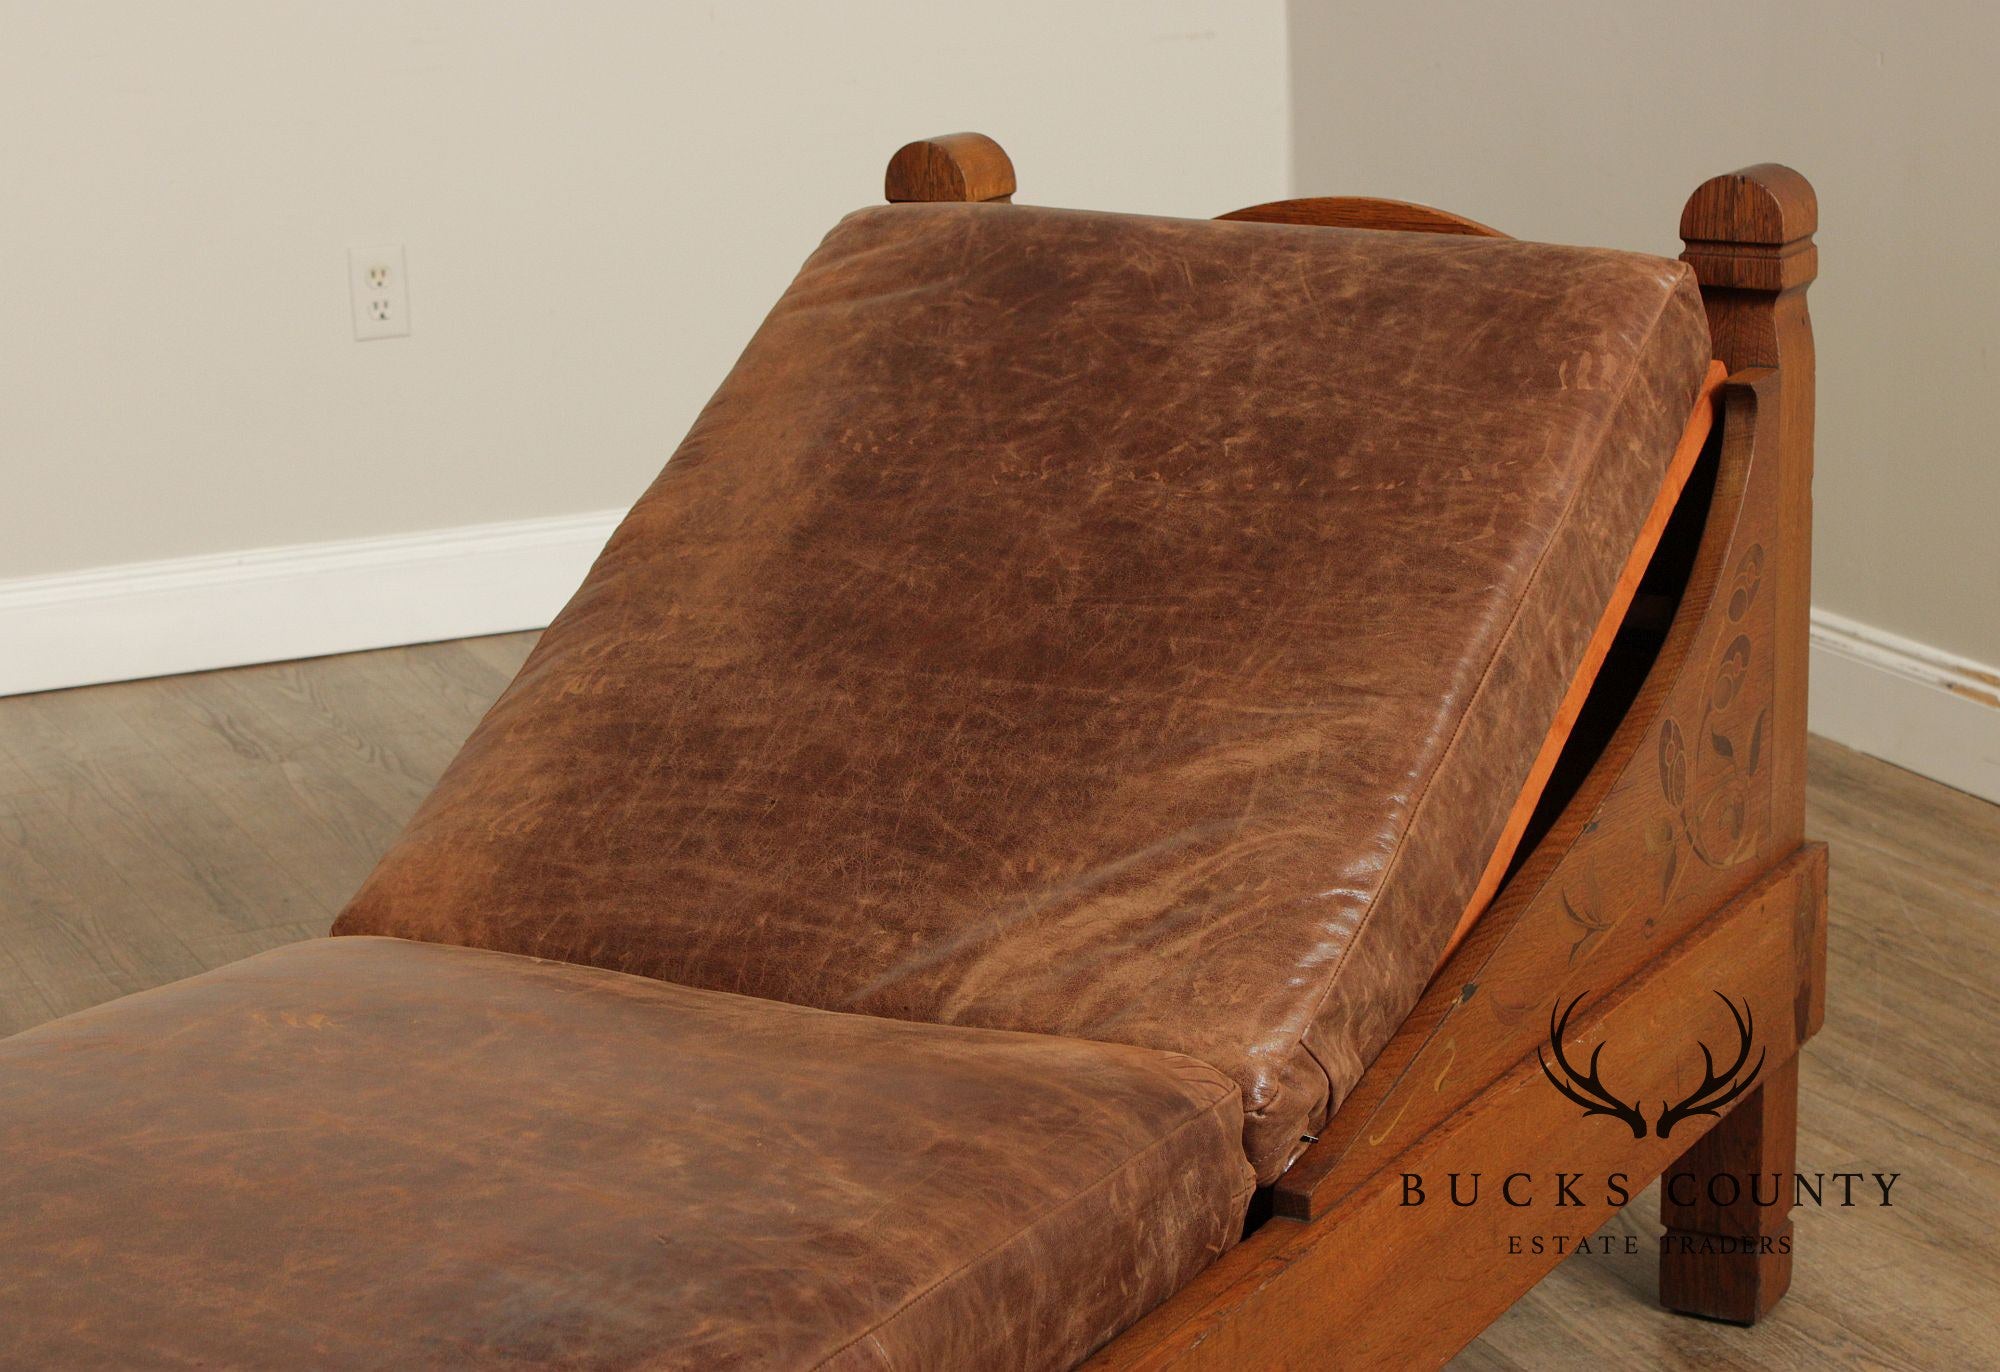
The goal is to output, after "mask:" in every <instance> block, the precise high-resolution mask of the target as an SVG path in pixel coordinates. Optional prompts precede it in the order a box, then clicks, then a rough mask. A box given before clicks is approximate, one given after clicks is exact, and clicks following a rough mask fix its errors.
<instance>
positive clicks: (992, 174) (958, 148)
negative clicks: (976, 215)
mask: <svg viewBox="0 0 2000 1372" xmlns="http://www.w3.org/2000/svg"><path fill="white" fill-rule="evenodd" d="M882 193H883V196H884V198H885V199H887V200H889V201H890V202H891V203H897V202H902V201H910V200H960V201H975V200H1011V199H1013V197H1014V164H1013V163H1012V162H1011V161H1009V160H1008V157H1007V152H1006V150H1005V149H1004V148H1002V147H1001V146H1000V145H999V144H998V143H996V142H994V141H993V140H992V139H990V138H988V137H987V136H986V135H985V134H983V133H945V134H939V135H938V136H937V137H936V138H922V139H919V140H918V141H916V142H914V143H906V144H904V145H903V146H902V147H901V148H899V149H898V150H897V152H896V155H895V156H894V157H892V158H890V159H889V174H888V176H887V177H886V178H884V185H883V192H882Z"/></svg>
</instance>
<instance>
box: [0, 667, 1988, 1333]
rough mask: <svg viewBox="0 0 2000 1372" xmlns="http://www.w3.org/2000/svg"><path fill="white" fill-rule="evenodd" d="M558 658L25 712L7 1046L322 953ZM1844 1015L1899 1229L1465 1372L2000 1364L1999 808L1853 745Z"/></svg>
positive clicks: (1816, 1219)
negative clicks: (1732, 1299)
mask: <svg viewBox="0 0 2000 1372" xmlns="http://www.w3.org/2000/svg"><path fill="white" fill-rule="evenodd" d="M532 642H533V638H532V635H526V634H515V635H506V636H502V637H497V638H488V639H467V640H463V641H460V642H455V643H439V644H431V645H427V646H423V647H416V648H399V649H392V650H389V651H385V652H378V653H357V654H353V655H349V656H345V657H332V658H321V659H317V660H315V661H311V662H301V663H283V664H278V665H274V666H265V667H247V668H242V669H239V670H236V671H229V672H212V673H206V674H202V675H196V676H185V677H173V678H167V679H163V680H158V681H146V682H134V683H128V684H121V685H114V686H98V687H91V688H89V689H85V690H78V691H65V692H57V693H51V694H48V695H40V696H22V697H15V698H13V699H6V700H0V1034H6V1033H12V1032H14V1031H16V1030H19V1029H24V1028H27V1027H28V1026H30V1025H32V1024H36V1023H39V1022H41V1021H42V1020H45V1019H49V1018H51V1017H53V1016H56V1015H61V1014H66V1013H68V1012H70V1011H73V1010H80V1009H83V1008H84V1007H86V1006H89V1005H94V1004H97V1003H98V1002H100V1001H104V1000H109V999H111V998H112V997H114V996H118V995H122V994H125V993H126V992H130V991H136V990H140V989H142V988H144V987H148V986H152V985H155V984H157V983H160V982H163V981H169V980H172V979H175V978H177V977H183V976H187V975H189V974H191V973H194V972H197V971H200V970H202V969H204V968H207V967H214V966H218V965H220V964H222V963H225V962H229V961H232V960H234V959H236V958H240V957H245V956H247V955H249V954H251V953H254V952H257V951H259V950H261V949H264V948H269V947H273V946H276V945H278V944H281V943H288V942H291V941H293V940H296V939H304V938H311V937H314V936H316V935H318V934H321V933H323V932H324V931H325V929H326V926H327V925H328V923H329V922H330V921H331V920H332V918H333V915H334V912H335V911H336V910H337V909H338V907H339V906H340V904H341V902H342V901H343V900H345V898H346V897H347V895H348V893H349V892H350V891H352V890H353V888H354V887H355V886H356V885H357V884H358V883H359V881H360V880H361V878H362V876H363V875H364V874H365V873H366V872H367V870H368V868H369V866H370V865H371V864H372V862H373V860H374V857H375V855H376V854H377V853H379V852H380V851H381V850H382V849H383V848H384V847H385V846H386V845H387V844H388V842H389V840H390V839H391V837H393V836H394V834H395V832H396V831H397V829H398V828H399V827H400V825H401V824H402V822H403V820H404V818H405V817H406V816H407V815H408V814H409V813H410V811H411V810H412V809H413V808H414V807H415V805H416V803H417V801H418V799H419V798H420V797H422V795H423V794H424V792H425V791H426V790H428V789H429V787H430V785H431V783H432V781H433V780H434V779H435V778H436V776H437V774H438V773H439V772H440V771H441V770H442V769H443V767H444V765H445V763H446V762H447V761H448V760H449V759H450V757H451V755H452V754H453V752H454V751H456V749H457V747H458V744H459V741H460V740H461V739H463V738H464V736H465V734H466V733H467V731H469V730H470V729H471V727H472V725H473V723H474V722H475V721H476V720H477V719H478V718H479V715H480V713H481V712H482V711H483V710H484V709H485V708H486V706H487V704H488V702H490V701H491V700H492V698H493V697H494V695H496V694H497V693H498V692H499V690H500V688H501V687H502V686H503V685H504V684H505V683H506V681H507V680H508V678H509V677H510V676H511V675H512V674H513V672H514V669H515V668H516V667H517V666H518V665H519V664H520V661H521V659H522V657H523V656H525V655H526V653H527V650H528V648H529V646H530V645H531V643H532ZM1811 773H1812V774H1811V804H1812V814H1811V822H1810V829H1811V831H1812V832H1813V833H1814V834H1815V835H1817V836H1819V837H1823V838H1826V839H1828V840H1830V841H1831V842H1832V843H1833V845H1834V849H1833V852H1834V859H1833V861H1834V875H1833V886H1832V937H1831V950H1830V966H1829V982H1830V989H1829V1009H1828V1013H1827V1024H1826V1030H1825V1032H1823V1033H1822V1034H1821V1035H1820V1036H1819V1037H1818V1038H1817V1039H1815V1040H1814V1041H1813V1042H1812V1044H1811V1045H1810V1046H1809V1047H1808V1048H1807V1050H1806V1054H1805V1062H1804V1069H1803V1082H1804V1086H1803V1091H1804V1099H1803V1102H1802V1105H1801V1108H1800V1114H1801V1126H1800V1140H1799V1159H1800V1166H1801V1169H1802V1170H1804V1171H1808V1172H1813V1171H1823V1172H1837V1171H1864V1172H1874V1171H1883V1172H1901V1173H1902V1174H1903V1177H1902V1180H1901V1181H1900V1182H1898V1183H1897V1185H1896V1188H1895V1191H1894V1193H1893V1194H1894V1197H1895V1201H1896V1204H1895V1206H1894V1208H1892V1209H1887V1210H1883V1209H1878V1208H1873V1207H1861V1206H1857V1207H1855V1208H1852V1209H1840V1208H1829V1209H1825V1210H1814V1209H1802V1210H1800V1211H1799V1212H1797V1215H1796V1223H1797V1230H1798V1245H1799V1247H1798V1258H1797V1271H1796V1275H1795V1278H1794V1282H1793V1287H1792V1292H1791V1295H1790V1296H1789V1297H1787V1299H1786V1300H1785V1302H1784V1304H1783V1305H1781V1306H1780V1307H1779V1309H1778V1312H1777V1314H1776V1315H1775V1316H1773V1317H1772V1318H1771V1319H1770V1320H1768V1321H1766V1322H1765V1323H1764V1324H1762V1325H1760V1326H1758V1327H1757V1328H1756V1329H1753V1330H1742V1329H1735V1328H1730V1327H1727V1326H1722V1325H1714V1324H1706V1323H1703V1322H1700V1321H1696V1320H1686V1319H1680V1318H1676V1317H1674V1316H1670V1315H1667V1314H1665V1313H1663V1312H1661V1311H1660V1310H1658V1309H1657V1308H1656V1306H1655V1305H1654V1295H1655V1279H1654V1263H1653V1259H1652V1257H1651V1255H1650V1242H1651V1240H1652V1238H1653V1237H1654V1236H1655V1235H1656V1234H1657V1233H1658V1222H1657V1217H1658V1204H1657V1198H1656V1197H1654V1196H1652V1195H1650V1194H1648V1195H1645V1196H1642V1197H1640V1198H1638V1199H1636V1200H1634V1202H1633V1203H1632V1204H1631V1205H1630V1206H1628V1207H1626V1209H1625V1211H1624V1212H1623V1213H1622V1214H1621V1215H1619V1216H1618V1217H1617V1219H1615V1220H1614V1221H1613V1222H1612V1224H1611V1225H1610V1226H1609V1232H1613V1233H1631V1234H1637V1235H1639V1236H1640V1237H1641V1239H1642V1242H1641V1243H1640V1245H1639V1249H1640V1252H1639V1255H1637V1256H1634V1257H1624V1256H1616V1257H1606V1256H1599V1255H1596V1254H1591V1255H1586V1256H1582V1257H1578V1258H1574V1259H1572V1260H1570V1261H1569V1262H1566V1263H1564V1264H1563V1265H1562V1266H1561V1267H1560V1268H1558V1269H1557V1270H1556V1272H1555V1273H1553V1274H1552V1275H1551V1276H1550V1277H1549V1278H1548V1279H1547V1280H1545V1281H1543V1282H1542V1283H1541V1285H1540V1286H1538V1287H1537V1288H1536V1289H1535V1290H1534V1291H1533V1292H1532V1293H1531V1294H1530V1295H1529V1296H1528V1298H1527V1299H1526V1300H1524V1301H1522V1302H1521V1303H1520V1304H1519V1305H1518V1306H1516V1307H1515V1308H1514V1310H1512V1311H1511V1312H1509V1313H1508V1314H1507V1316H1506V1317H1505V1318H1503V1319H1502V1320H1500V1322H1499V1323H1498V1324H1496V1325H1494V1326H1493V1328H1492V1329H1490V1330H1489V1331H1487V1333H1486V1335H1485V1337H1483V1338H1482V1339H1480V1340H1479V1342H1477V1343H1476V1344H1474V1345H1473V1346H1472V1347H1471V1348H1469V1349H1467V1350H1466V1352H1465V1353H1464V1354H1463V1355H1462V1356H1461V1357H1460V1359H1459V1360H1458V1362H1457V1363H1456V1364H1454V1366H1456V1367H1460V1368H1463V1369H1472V1370H1478V1372H1491V1370H1494V1369H1508V1370H1510V1372H1511V1370H1512V1369H1530V1368H1533V1369H1541V1368H1556V1369H1565V1368H1577V1369H1583V1368H1591V1369H1598V1368H1603V1367H1666V1368H1697V1367H1700V1368H1712V1367H1742V1368H1820V1367H1827V1366H1868V1367H1879V1368H1972V1367H1996V1366H2000V1240H1997V1239H1996V1235H2000V1129H1996V1124H2000V1119H1997V1118H1996V1116H2000V1068H1996V1063H2000V1014H1996V1005H1995V972H1996V969H2000V807H1995V806H1992V805H1988V804H1985V803H1984V802H1981V801H1977V800H1974V799H1972V798H1970V797H1968V796H1964V795H1961V794H1959V793H1958V792H1955V791H1951V790H1948V789H1946V788H1944V787H1942V786H1938V785H1936V784H1934V783H1931V782H1927V781H1924V780H1922V779H1920V778H1917V777H1913V776H1911V775H1909V774H1908V773H1905V772H1901V771H1898V770H1897V769H1895V768H1893V767H1890V766H1887V765H1885V764H1883V763H1880V762H1876V761H1873V760H1871V759H1869V758H1865V757H1862V756H1860V755H1858V754H1855V753H1851V752H1848V751H1846V750H1845V749H1842V748H1839V747H1836V746H1834V745H1832V744H1828V743H1823V742H1819V741H1815V743H1814V745H1813V749H1812V755H1811Z"/></svg>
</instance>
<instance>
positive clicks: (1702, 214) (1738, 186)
mask: <svg viewBox="0 0 2000 1372" xmlns="http://www.w3.org/2000/svg"><path fill="white" fill-rule="evenodd" d="M1818 228H1819V197H1818V196H1817V195H1815V194H1814V193H1813V188H1812V183H1811V182H1810V181H1808V180H1806V179H1805V178H1804V177H1803V176H1800V175H1799V174H1798V173H1797V172H1795V171H1793V170H1792V169H1791V168H1790V167H1784V166H1780V165H1778V164H1777V163H1776V162H1763V163H1759V164H1758V165H1757V166H1754V167H1745V168H1744V169H1743V170H1742V171H1737V172H1730V173H1729V174H1728V175H1726V176H1716V177H1711V178H1709V179H1708V180H1707V181H1704V182H1702V184H1701V185H1700V186H1698V187H1697V188H1696V189H1695V193H1694V194H1693V195H1691V196H1689V197H1688V202H1687V207H1686V208H1685V209H1683V210H1682V211H1681V239H1682V241H1683V242H1685V243H1686V244H1687V251H1686V252H1684V253H1682V254H1681V260H1682V261H1684V262H1686V263H1688V264H1689V265H1691V266H1693V267H1694V268H1695V271H1696V273H1697V274H1698V275H1699V276H1700V278H1701V281H1702V284H1703V285H1705V286H1729V287H1738V288H1742V289H1745V290H1759V291H1788V290H1792V289H1794V288H1796V287H1799V286H1803V285H1806V284H1807V283H1808V282H1810V281H1811V280H1812V279H1813V277H1814V276H1816V275H1817V274H1818V271H1819V250H1818V249H1817V248H1815V247H1814V246H1813V241H1812V236H1813V233H1814V232H1815V231H1816V230H1817V229H1818Z"/></svg>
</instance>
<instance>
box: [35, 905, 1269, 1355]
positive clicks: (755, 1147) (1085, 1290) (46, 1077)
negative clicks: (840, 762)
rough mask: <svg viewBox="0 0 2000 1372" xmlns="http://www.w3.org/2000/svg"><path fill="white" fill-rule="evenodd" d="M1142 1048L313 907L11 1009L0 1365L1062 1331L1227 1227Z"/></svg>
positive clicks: (1186, 1263) (1071, 1337)
mask: <svg viewBox="0 0 2000 1372" xmlns="http://www.w3.org/2000/svg"><path fill="white" fill-rule="evenodd" d="M1241 1129H1242V1117H1241V1114H1240V1111H1239V1107H1238V1103H1237V1093H1236V1088H1235V1086H1234V1084H1233V1083H1231V1082H1230V1081H1229V1080H1228V1079H1227V1078H1225V1077H1223V1076H1222V1075H1221V1074H1220V1073H1218V1072H1216V1071H1215V1070H1214V1069H1212V1068H1209V1067H1206V1066H1203V1065H1201V1064H1199V1063H1196V1062H1193V1061H1191V1060H1189V1059H1186V1058H1181V1057H1175V1056H1171V1055H1167V1054H1161V1053H1154V1052H1149V1051H1145V1050H1140V1049H1132V1048H1125V1047H1119V1046H1113V1045H1106V1044H1091V1043H1082V1042H1077V1041H1074V1040H1065V1039H1056V1038H1046V1037H1039V1036H1028V1035H1016V1034H999V1033H992V1032H987V1031H981V1030H966V1029H952V1028H937V1027H932V1026H928V1025H918V1024H910V1023H901V1022H896V1021H888V1020H871V1019H866V1018H861V1017H857V1016H850V1015H831V1014H826V1013H824V1012H821V1011H816V1010H808V1009H803V1008H800V1007H797V1006H791V1005H782V1004H776V1003H772V1002H765V1001H756V1000H749V999H745V998H743V997H737V996H727V995H719V994H716V993H714V992H705V991H693V990H688V989H685V988H681V987H675V986H667V985H663V984H660V983H657V982H652V981H646V980H641V979H638V978H633V977H625V976H620V975H617V974H615V973H609V972H603V971H598V970H595V969H591V968H579V967H568V966H563V965H560V964H553V963H544V962H537V961H534V960H531V959H526V958H517V957H510V956H506V955H503V954H496V953H487V952H481V951H475V950H468V949H462V948H443V947H437V946H434V945H426V944H412V943H404V942H401V941H397V940H388V939H322V940H318V941H316V942H313V943H306V944H298V945H294V946H292V947H290V948H285V949H281V950H279V951H276V952H273V953H268V954H265V955H263V956H260V957H256V958H252V959H250V960H249V961H247V962H241V963H237V964H235V965H234V966H231V967H226V968H223V969H222V970H220V971H217V972H212V973H209V974H208V975H206V976H201V977H197V978H195V979H193V980H191V981H184V982H180V983H178V984H176V985H173V986H169V987H165V988H162V989H160V990H157V991H152V992H147V993H144V994H142V995H137V996H131V997H127V998H126V999H124V1000H120V1001H116V1002H114V1003H112V1004H110V1005H106V1006H102V1007H100V1008H98V1009H95V1010H91V1011H86V1012H84V1013H82V1014H79V1015H73V1016H70V1017H69V1018H67V1019H63V1020H59V1021H56V1022H55V1023H52V1024H49V1025H45V1026H43V1027H41V1028H38V1029H33V1030H29V1031H28V1032H26V1033H24V1034H20V1035H17V1036H16V1037H14V1038H11V1039H7V1040H5V1041H0V1366H6V1367H19V1368H36V1369H44V1368H47V1369H53V1368H62V1369H77V1368H93V1367H105V1368H121V1369H122V1368H138V1367H147V1368H154V1367H160V1368H164V1367H195V1366H201V1367H242V1368H249V1367H262V1368H349V1367H366V1368H417V1367H435V1366H452V1367H521V1368H528V1367H534V1368H542V1367H566V1368H578V1369H582V1368H589V1369H610V1368H689V1369H703V1370H704V1372H707V1370H709V1369H726V1368H784V1369H798V1368H810V1367H823V1368H838V1369H886V1368H900V1369H932V1368H1048V1367H1064V1366H1069V1365H1070V1364H1072V1363H1074V1362H1076V1361H1078V1360H1079V1359H1081V1358H1082V1357H1084V1356H1086V1355H1087V1354H1088V1353H1089V1352H1090V1351H1091V1350H1092V1349H1093V1348H1095V1347H1096V1346H1097V1345H1099V1344H1100V1343H1102V1342H1104V1341H1105V1340H1106V1339H1108V1338H1109V1337H1110V1336H1111V1335H1112V1334H1114V1333H1115V1332H1116V1331H1118V1330H1119V1329H1120V1328H1122V1327H1123V1326H1124V1325H1126V1324H1127V1323H1129V1322H1131V1321H1132V1320H1133V1319H1135V1318H1136V1317H1137V1316H1138V1315H1140V1314H1142V1313H1143V1312H1145V1311H1146V1310H1147V1309H1148V1308H1150V1307H1151V1306H1153V1305H1155V1304H1157V1303H1158V1302H1159V1301H1160V1300H1162V1299H1164V1298H1165V1297H1166V1296H1167V1295H1168V1294H1169V1293H1170V1292H1172V1291H1173V1290H1174V1289H1175V1288H1176V1287H1178V1286H1179V1285H1181V1284H1182V1283H1183V1282H1185V1281H1186V1280H1187V1279H1188V1278H1189V1277H1191V1276H1192V1275H1193V1274H1194V1273H1196V1272H1197V1271H1199V1270H1200V1269H1201V1268H1202V1267H1204V1266H1206V1265H1207V1264H1208V1263H1209V1262H1210V1261H1211V1260H1212V1259H1213V1258H1214V1257H1215V1256H1216V1254H1218V1253H1219V1252H1221V1251H1222V1250H1223V1249H1225V1248H1226V1247H1228V1245H1229V1244H1230V1243H1231V1242H1232V1241H1233V1239H1234V1237H1235V1235H1236V1234H1237V1233H1238V1232H1239V1231H1240V1227H1241V1225H1242V1221H1243V1211H1244V1206H1245V1203H1246V1200H1247V1198H1248V1195H1249V1190H1250V1184H1251V1178H1250V1175H1249V1171H1248V1168H1247V1167H1246V1166H1245V1164H1244V1161H1243V1157H1242V1151H1241V1145H1240V1142H1239V1140H1240V1137H1241Z"/></svg>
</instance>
